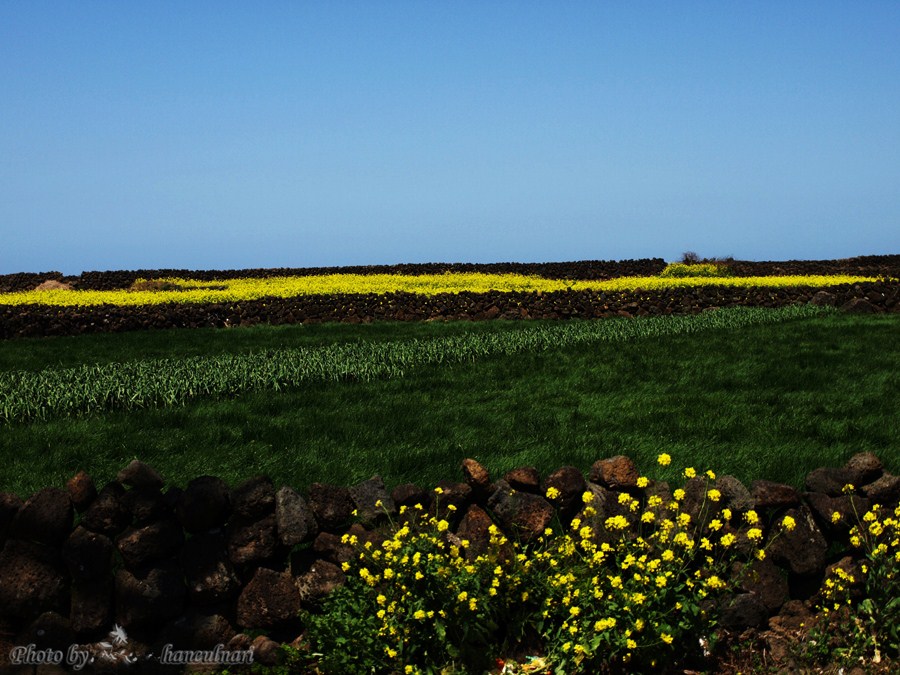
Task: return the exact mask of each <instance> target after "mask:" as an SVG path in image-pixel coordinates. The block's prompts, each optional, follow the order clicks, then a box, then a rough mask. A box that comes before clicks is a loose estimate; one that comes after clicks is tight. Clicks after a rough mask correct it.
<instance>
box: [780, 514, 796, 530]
mask: <svg viewBox="0 0 900 675" xmlns="http://www.w3.org/2000/svg"><path fill="white" fill-rule="evenodd" d="M781 526H782V527H783V528H784V529H785V530H787V531H788V532H790V531H791V530H793V529H794V528H795V527H797V521H796V520H794V519H793V518H791V516H785V517H784V519H783V520H782V521H781Z"/></svg>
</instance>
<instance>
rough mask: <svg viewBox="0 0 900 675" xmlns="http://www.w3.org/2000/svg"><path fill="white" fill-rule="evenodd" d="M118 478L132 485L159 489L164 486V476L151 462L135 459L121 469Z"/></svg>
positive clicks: (125, 483)
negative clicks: (146, 462)
mask: <svg viewBox="0 0 900 675" xmlns="http://www.w3.org/2000/svg"><path fill="white" fill-rule="evenodd" d="M116 480H117V481H118V482H120V483H122V484H124V485H130V486H131V487H143V488H152V489H156V490H159V489H160V488H162V486H163V483H164V481H163V478H162V476H160V475H159V472H157V471H156V469H154V468H153V467H152V466H150V465H149V464H145V463H144V462H142V461H140V460H139V459H133V460H132V461H131V463H129V464H128V466H126V467H125V468H124V469H122V470H121V471H119V473H118V475H117V476H116Z"/></svg>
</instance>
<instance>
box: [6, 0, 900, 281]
mask: <svg viewBox="0 0 900 675" xmlns="http://www.w3.org/2000/svg"><path fill="white" fill-rule="evenodd" d="M688 250H692V251H696V252H697V253H699V254H700V255H702V256H725V255H732V256H734V257H735V258H740V259H750V260H782V259H789V258H840V257H848V256H855V255H867V254H884V253H900V2H897V1H896V0H886V1H882V2H876V1H868V0H848V1H846V2H834V1H830V0H810V1H808V2H806V1H792V0H772V1H752V0H747V1H743V2H729V1H725V0H714V1H710V2H695V1H691V0H679V1H677V2H670V1H663V0H659V1H657V2H641V1H639V0H628V1H627V2H626V1H623V0H593V1H591V2H578V1H575V0H566V1H565V2H553V1H550V0H546V1H544V2H529V1H527V0H516V1H514V2H513V1H511V2H504V1H498V0H478V1H463V0H456V1H452V2H451V1H449V0H441V1H438V0H419V1H416V2H397V1H387V0H383V1H379V0H365V1H362V0H360V1H356V2H351V1H340V0H328V1H325V0H317V1H315V2H301V1H299V0H296V1H293V2H265V1H254V2H249V1H246V2H229V1H227V0H216V1H214V2H213V1H210V2H205V1H201V0H191V1H189V2H183V1H181V0H179V1H177V2H165V1H163V0H152V1H151V0H144V1H142V2H139V1H138V0H134V1H130V0H129V1H127V2H123V1H121V0H110V1H108V2H100V1H96V0H78V1H77V2H65V1H62V0H54V1H52V2H45V1H42V0H2V1H0V273H9V272H18V271H32V272H37V271H48V270H59V271H61V272H63V273H65V274H77V273H79V272H81V271H82V270H105V269H136V268H159V267H178V268H193V269H210V268H219V269H231V268H247V267H305V266H319V265H357V264H389V263H399V262H429V261H431V262H499V261H522V262H535V261H565V260H584V259H622V258H642V257H662V258H665V259H667V260H674V259H677V258H679V257H680V255H681V254H682V253H683V252H684V251H688Z"/></svg>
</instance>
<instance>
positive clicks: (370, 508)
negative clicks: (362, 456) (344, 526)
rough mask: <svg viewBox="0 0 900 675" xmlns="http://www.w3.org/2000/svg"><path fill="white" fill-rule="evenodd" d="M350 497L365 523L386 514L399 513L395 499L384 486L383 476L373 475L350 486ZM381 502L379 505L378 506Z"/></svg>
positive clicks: (359, 516)
mask: <svg viewBox="0 0 900 675" xmlns="http://www.w3.org/2000/svg"><path fill="white" fill-rule="evenodd" d="M350 499H351V500H352V501H353V505H354V506H355V507H356V515H357V517H358V518H359V519H360V520H362V521H363V522H364V523H374V522H375V521H377V520H380V519H381V518H384V517H385V515H389V516H393V515H395V514H396V513H397V509H396V507H395V506H394V500H393V499H391V496H390V495H389V494H388V492H387V490H386V489H385V487H384V481H383V480H382V479H381V476H373V477H372V478H370V479H369V480H366V481H363V482H361V483H359V484H357V485H354V486H353V487H352V488H350ZM377 504H380V505H379V506H376V505H377Z"/></svg>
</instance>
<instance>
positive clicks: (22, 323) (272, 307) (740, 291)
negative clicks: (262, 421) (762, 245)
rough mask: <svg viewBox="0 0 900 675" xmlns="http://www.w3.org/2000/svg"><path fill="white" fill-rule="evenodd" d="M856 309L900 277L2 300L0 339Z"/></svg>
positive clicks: (898, 288)
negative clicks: (811, 306)
mask: <svg viewBox="0 0 900 675" xmlns="http://www.w3.org/2000/svg"><path fill="white" fill-rule="evenodd" d="M814 298H816V302H817V303H820V304H831V305H838V306H847V304H848V303H849V302H850V301H851V300H856V301H857V303H856V304H857V307H856V308H855V309H856V311H873V312H894V311H900V282H867V283H862V284H854V285H849V284H847V285H843V286H835V287H831V288H829V289H827V290H825V291H822V289H820V288H812V287H803V286H798V287H791V288H749V289H748V288H727V287H723V286H708V287H696V288H670V289H666V290H659V291H633V292H632V291H628V292H611V293H606V292H598V291H561V292H554V293H502V292H492V293H459V294H442V295H435V296H423V295H418V294H415V293H388V294H385V295H327V296H326V295H312V296H300V297H295V298H286V299H272V298H267V299H263V300H255V301H251V302H241V303H228V304H225V303H223V304H213V305H193V304H187V303H185V304H167V305H150V306H144V307H117V306H109V305H104V306H97V307H54V306H48V305H29V306H18V307H14V306H3V305H0V339H9V338H19V337H41V336H51V335H78V334H81V333H96V332H119V331H128V330H147V329H156V328H159V329H163V328H199V327H231V326H251V325H255V324H258V323H270V324H288V323H301V322H302V323H318V322H323V321H342V322H349V323H362V322H369V321H385V320H390V321H421V320H427V319H469V320H486V319H498V318H499V319H513V320H515V319H569V318H605V317H613V316H648V315H659V314H690V313H696V312H700V311H702V310H704V309H708V308H712V307H736V306H754V307H780V306H784V305H792V304H801V303H807V302H811V301H813V299H814Z"/></svg>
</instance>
